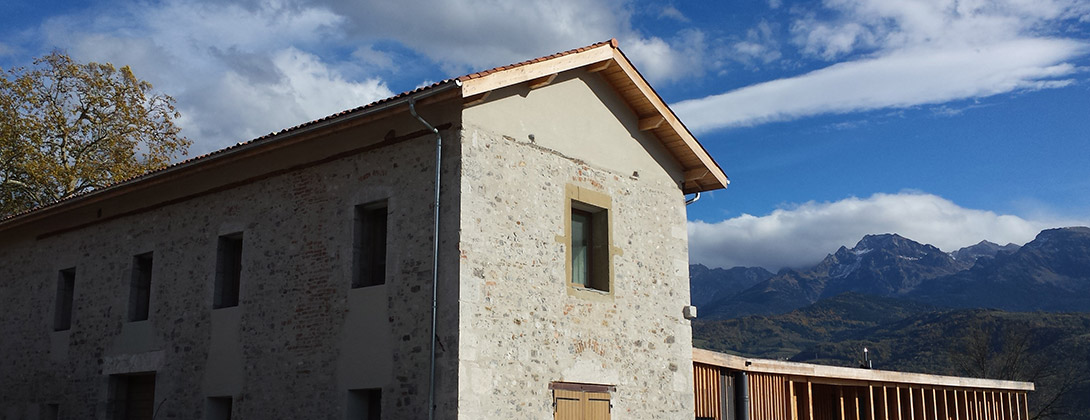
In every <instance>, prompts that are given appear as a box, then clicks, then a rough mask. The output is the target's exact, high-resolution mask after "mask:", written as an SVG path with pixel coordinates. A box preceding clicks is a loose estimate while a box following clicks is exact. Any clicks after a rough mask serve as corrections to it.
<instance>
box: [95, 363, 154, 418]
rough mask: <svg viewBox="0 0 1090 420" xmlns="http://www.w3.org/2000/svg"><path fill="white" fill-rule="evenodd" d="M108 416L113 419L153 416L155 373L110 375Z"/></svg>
mask: <svg viewBox="0 0 1090 420" xmlns="http://www.w3.org/2000/svg"><path fill="white" fill-rule="evenodd" d="M109 395H110V399H109V404H108V407H107V408H108V410H109V416H108V418H110V419H113V420H151V419H153V418H155V373H154V372H151V373H139V374H126V375H110V390H109Z"/></svg>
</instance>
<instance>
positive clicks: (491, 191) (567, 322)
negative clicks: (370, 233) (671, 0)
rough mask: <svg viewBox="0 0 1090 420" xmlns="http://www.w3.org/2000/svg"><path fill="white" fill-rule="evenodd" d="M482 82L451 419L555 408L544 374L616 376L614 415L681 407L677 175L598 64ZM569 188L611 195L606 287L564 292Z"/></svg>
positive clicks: (684, 382)
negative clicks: (541, 77) (516, 81)
mask: <svg viewBox="0 0 1090 420" xmlns="http://www.w3.org/2000/svg"><path fill="white" fill-rule="evenodd" d="M493 96H495V97H497V98H498V99H495V100H493V101H492V102H487V103H484V104H482V105H478V106H477V107H475V108H470V109H467V110H466V112H465V114H464V117H463V120H464V132H463V134H462V138H463V142H462V161H463V168H462V171H463V176H462V184H461V189H462V191H461V196H462V202H461V205H462V210H461V217H462V231H461V235H460V245H459V247H460V249H461V265H460V272H461V277H462V281H461V284H462V286H461V291H460V298H459V299H460V302H461V304H460V308H459V312H460V339H461V341H460V350H459V354H460V364H459V414H460V418H465V419H481V418H534V419H545V418H551V416H552V413H553V407H552V391H550V390H549V384H550V383H551V382H576V383H594V384H603V385H615V386H616V391H615V392H613V393H612V395H611V402H612V404H613V409H612V413H613V418H614V419H678V418H690V417H691V416H692V415H693V414H692V413H693V412H694V411H693V408H692V404H693V399H692V367H691V363H692V361H691V353H692V344H691V329H690V326H689V322H688V321H687V320H685V319H684V318H683V317H682V307H683V306H684V305H687V304H688V302H689V292H688V268H687V267H688V264H687V237H686V231H685V209H684V204H683V201H684V198H683V194H682V193H681V191H680V189H679V188H678V184H677V178H678V176H679V174H678V173H676V172H675V171H672V170H671V169H672V166H671V165H669V164H666V165H659V164H657V163H656V160H658V159H663V156H662V155H661V154H657V150H656V149H655V148H654V147H653V146H652V147H651V148H647V147H645V145H646V144H651V142H652V141H653V138H648V137H646V136H644V135H643V134H641V133H639V131H638V130H637V129H635V127H636V118H635V115H633V114H632V113H631V111H629V110H628V108H627V107H625V106H624V104H623V103H620V102H619V101H617V100H616V99H615V95H614V94H613V93H612V90H611V88H610V87H609V86H608V85H605V84H604V83H603V82H602V81H601V79H599V78H598V77H597V76H596V75H593V74H579V73H576V74H574V75H567V76H564V75H562V77H558V78H557V80H556V81H554V83H553V85H550V86H548V87H545V88H541V89H538V90H533V91H528V90H526V88H524V87H522V88H510V89H507V90H505V91H501V92H496V93H493ZM515 101H517V102H518V103H519V104H518V105H517V106H510V105H509V104H508V103H506V102H515ZM531 135H532V139H531ZM588 145H593V147H590V146H588ZM610 156H613V157H614V159H610ZM624 156H628V157H629V158H627V159H620V157H624ZM634 172H635V173H634ZM571 187H576V188H581V189H585V190H588V191H593V192H597V193H600V194H604V195H605V196H608V197H609V199H610V201H611V203H610V207H611V208H610V212H611V213H610V216H611V218H612V221H611V234H612V237H613V239H612V242H613V247H614V248H615V252H614V256H613V257H612V261H610V263H611V264H612V265H613V271H614V279H613V283H614V289H613V290H612V292H611V293H608V294H600V293H597V292H583V293H569V285H568V278H567V277H568V274H567V270H566V258H567V257H566V251H565V248H566V247H567V246H568V245H567V243H566V234H567V233H566V232H565V215H566V214H568V213H570V208H569V203H568V200H567V199H566V193H565V191H566V189H569V188H571ZM585 293H590V294H592V295H596V296H595V297H592V298H588V296H586V295H585Z"/></svg>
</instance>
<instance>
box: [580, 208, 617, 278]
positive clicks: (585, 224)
mask: <svg viewBox="0 0 1090 420" xmlns="http://www.w3.org/2000/svg"><path fill="white" fill-rule="evenodd" d="M608 229H609V212H608V211H606V209H602V208H598V207H594V206H590V205H587V204H583V203H579V202H574V201H573V202H572V209H571V282H572V284H574V285H576V286H578V287H584V288H587V289H594V290H600V291H603V292H608V291H609V230H608Z"/></svg>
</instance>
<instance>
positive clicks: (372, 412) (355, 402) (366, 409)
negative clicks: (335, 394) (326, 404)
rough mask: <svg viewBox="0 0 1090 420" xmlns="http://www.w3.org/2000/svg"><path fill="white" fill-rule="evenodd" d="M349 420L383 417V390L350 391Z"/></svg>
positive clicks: (370, 419) (369, 419)
mask: <svg viewBox="0 0 1090 420" xmlns="http://www.w3.org/2000/svg"><path fill="white" fill-rule="evenodd" d="M346 414H347V415H346V418H347V419H348V420H380V419H382V390H381V389H379V388H372V389H352V390H349V391H348V412H347V413H346Z"/></svg>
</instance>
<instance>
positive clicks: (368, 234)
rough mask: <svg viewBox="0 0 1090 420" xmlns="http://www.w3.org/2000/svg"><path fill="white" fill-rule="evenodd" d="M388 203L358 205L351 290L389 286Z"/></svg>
mask: <svg viewBox="0 0 1090 420" xmlns="http://www.w3.org/2000/svg"><path fill="white" fill-rule="evenodd" d="M387 209H388V207H387V205H386V201H381V202H376V203H370V204H363V205H359V206H356V212H355V221H354V223H353V230H354V232H353V245H352V260H353V262H352V288H357V287H367V286H376V285H380V284H386V219H387V217H386V214H387Z"/></svg>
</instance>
